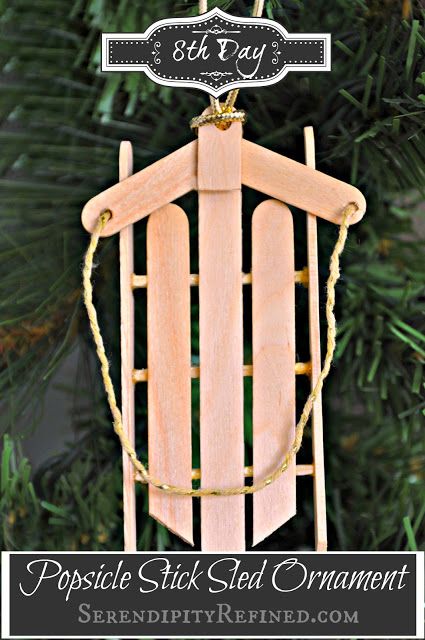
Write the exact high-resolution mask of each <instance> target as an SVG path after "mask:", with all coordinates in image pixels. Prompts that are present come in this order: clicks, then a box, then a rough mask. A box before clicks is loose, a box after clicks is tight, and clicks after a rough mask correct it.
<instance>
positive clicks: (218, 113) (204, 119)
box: [190, 0, 264, 129]
mask: <svg viewBox="0 0 425 640" xmlns="http://www.w3.org/2000/svg"><path fill="white" fill-rule="evenodd" d="M263 9H264V0H255V2H254V6H253V8H252V17H253V18H259V17H261V15H262V13H263ZM207 11H208V0H199V13H200V14H202V13H206V12H207ZM238 93H239V89H232V91H229V93H228V94H227V97H226V101H225V102H224V103H223V104H221V103H220V101H219V100H218V98H214V97H213V96H210V104H211V111H212V113H210V114H205V115H204V114H202V115H200V116H196V117H195V118H192V120H191V121H190V128H191V129H198V128H199V127H203V126H204V125H206V124H215V126H216V127H218V128H219V129H227V128H228V127H230V125H231V124H232V122H241V123H242V124H244V123H245V122H246V113H245V111H243V109H237V110H236V109H235V102H236V98H237V97H238Z"/></svg>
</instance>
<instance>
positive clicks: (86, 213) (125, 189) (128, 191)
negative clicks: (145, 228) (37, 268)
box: [82, 140, 198, 236]
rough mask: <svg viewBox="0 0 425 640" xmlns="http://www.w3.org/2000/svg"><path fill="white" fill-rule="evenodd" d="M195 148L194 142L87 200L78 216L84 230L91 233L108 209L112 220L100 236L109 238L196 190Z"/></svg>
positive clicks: (196, 145)
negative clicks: (100, 216) (80, 217)
mask: <svg viewBox="0 0 425 640" xmlns="http://www.w3.org/2000/svg"><path fill="white" fill-rule="evenodd" d="M197 147H198V142H197V141H196V140H194V141H193V142H190V143H189V144H187V145H186V146H184V147H182V148H181V149H178V150H177V151H174V153H170V155H168V156H166V157H165V158H162V159H161V160H158V162H154V164H151V165H150V166H149V167H146V169H143V171H139V172H138V173H135V174H134V175H133V176H131V178H128V180H125V181H124V182H121V183H119V184H115V185H114V186H113V187H110V188H109V189H106V191H102V193H99V194H98V195H97V196H95V197H94V198H92V199H91V200H89V202H88V203H87V204H86V206H85V207H84V209H83V213H82V222H83V225H84V227H85V229H87V231H90V232H91V231H93V229H94V226H95V224H96V221H97V219H98V217H99V215H100V214H101V213H102V211H104V210H105V209H108V210H109V211H111V212H112V218H111V219H110V220H109V222H108V223H107V225H106V226H105V228H104V229H103V231H102V234H101V235H102V236H111V235H113V234H114V233H116V232H117V231H120V230H121V229H123V228H124V227H125V226H127V225H128V224H133V223H134V222H137V221H138V220H140V219H141V218H144V217H145V216H147V215H149V214H150V213H152V211H155V209H158V208H159V207H162V206H163V205H164V204H168V203H169V202H172V201H173V200H176V199H177V198H180V197H181V196H183V195H184V194H185V193H188V191H192V190H193V189H196V158H197Z"/></svg>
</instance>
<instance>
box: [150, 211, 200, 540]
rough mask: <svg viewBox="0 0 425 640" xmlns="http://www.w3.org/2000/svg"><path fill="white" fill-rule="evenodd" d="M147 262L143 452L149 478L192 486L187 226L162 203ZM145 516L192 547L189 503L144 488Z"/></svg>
mask: <svg viewBox="0 0 425 640" xmlns="http://www.w3.org/2000/svg"><path fill="white" fill-rule="evenodd" d="M147 263H148V277H149V286H148V368H149V380H148V450H149V470H150V473H151V474H152V475H153V476H154V477H155V478H159V479H160V480H161V481H163V482H165V483H168V484H173V485H178V486H183V487H187V488H188V489H190V488H191V486H192V444H191V379H190V360H191V351H190V287H189V273H190V266H189V223H188V220H187V216H186V214H185V212H184V211H183V210H182V209H181V208H180V207H178V206H176V205H174V204H168V205H165V206H164V207H162V208H161V209H159V210H157V211H155V212H154V213H152V215H151V216H150V218H149V222H148V229H147ZM149 513H150V515H151V516H153V517H154V518H156V519H157V520H158V521H159V522H161V523H162V524H164V525H165V526H166V527H168V528H169V529H170V530H171V531H173V532H174V533H176V534H177V535H179V536H180V537H181V538H183V539H184V540H185V541H186V542H188V543H189V544H193V524H192V498H190V497H188V496H176V495H170V494H166V493H164V492H161V491H160V490H158V489H156V488H155V487H152V486H149Z"/></svg>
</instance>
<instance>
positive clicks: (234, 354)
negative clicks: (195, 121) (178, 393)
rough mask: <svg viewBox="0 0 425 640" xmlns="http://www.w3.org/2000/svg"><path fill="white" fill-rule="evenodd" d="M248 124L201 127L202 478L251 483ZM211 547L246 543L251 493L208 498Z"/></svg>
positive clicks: (204, 530)
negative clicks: (245, 188)
mask: <svg viewBox="0 0 425 640" xmlns="http://www.w3.org/2000/svg"><path fill="white" fill-rule="evenodd" d="M241 138H242V127H241V124H240V123H233V124H232V126H231V127H230V128H229V129H228V130H226V131H220V130H219V129H217V128H216V127H215V126H214V125H210V126H204V127H201V128H200V129H199V143H198V190H199V309H200V311H199V313H200V315H199V331H200V393H201V409H200V412H201V427H200V444H201V470H202V476H201V482H202V486H203V487H217V488H227V487H232V486H242V485H243V484H244V431H243V335H242V215H241V170H240V153H241V152H240V146H241ZM201 538H202V549H203V550H204V551H243V550H244V549H245V516H244V496H241V495H238V496H231V497H215V496H208V497H204V498H201Z"/></svg>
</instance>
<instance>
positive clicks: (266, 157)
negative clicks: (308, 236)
mask: <svg viewBox="0 0 425 640" xmlns="http://www.w3.org/2000/svg"><path fill="white" fill-rule="evenodd" d="M236 124H238V125H239V123H234V124H232V126H231V127H230V129H228V131H232V129H234V127H235V125H236ZM239 126H240V125H239ZM205 128H208V127H201V129H200V132H201V131H202V129H205ZM217 131H218V129H217ZM221 133H227V132H222V131H221ZM213 149H214V148H213ZM214 153H215V150H214ZM232 153H233V150H229V152H228V156H226V158H222V160H223V162H224V168H225V170H223V168H222V167H220V165H219V163H218V161H217V159H215V156H214V155H213V153H212V151H211V150H210V156H211V157H210V168H209V171H208V172H207V173H205V175H204V177H203V178H201V180H204V185H208V184H213V182H214V180H215V177H216V174H220V180H218V182H220V181H222V184H223V185H224V187H226V188H227V186H226V185H227V180H229V179H230V180H232V179H234V178H235V177H236V173H235V167H236V168H237V171H238V172H239V171H241V175H242V184H244V185H246V186H248V187H251V188H253V189H256V190H257V191H261V192H262V193H265V194H266V195H268V196H271V197H272V198H277V199H278V200H281V201H283V202H286V203H287V204H290V205H293V206H295V207H298V208H299V209H304V210H306V211H309V212H310V213H312V214H314V215H316V216H318V217H320V218H325V219H326V220H330V221H331V222H334V223H336V224H340V222H341V214H342V211H343V209H344V207H345V206H346V205H347V204H348V203H350V202H356V203H357V204H358V206H359V211H358V212H357V213H356V214H355V215H354V216H353V218H352V224H354V223H355V222H358V221H359V220H360V219H361V218H362V217H363V215H364V212H365V210H366V201H365V199H364V196H363V195H362V193H361V192H360V191H359V190H358V189H356V188H355V187H353V186H351V185H349V184H347V183H345V182H341V181H340V180H336V179H335V178H331V177H330V176H328V175H326V174H325V173H321V172H320V171H315V170H314V169H312V168H311V167H308V166H307V167H306V166H305V165H303V164H301V163H299V162H295V161H294V160H291V159H290V158H286V157H285V156H281V155H279V154H278V153H275V152H273V151H269V150H268V149H265V148H264V147H261V146H260V145H257V144H254V143H253V142H248V141H247V140H242V165H241V167H240V165H239V164H238V163H237V162H236V163H234V162H233V157H232ZM197 154H198V141H197V140H194V141H193V142H190V143H189V144H187V145H186V146H184V147H181V149H178V150H177V151H174V153H171V154H170V155H168V156H166V157H165V158H162V159H161V160H158V162H155V163H154V164H152V165H150V166H149V167H147V168H146V169H144V170H143V171H139V172H138V173H135V174H134V175H133V176H132V177H131V178H129V179H128V180H125V181H124V182H122V183H118V184H115V185H114V186H112V187H110V188H109V189H106V191H103V192H102V193H99V194H98V195H97V196H95V197H94V198H92V199H91V200H89V202H88V203H87V204H86V206H85V207H84V209H83V213H82V223H83V226H84V227H85V229H87V231H92V230H93V228H94V225H95V222H96V220H97V218H98V216H99V214H100V213H101V212H102V211H104V210H105V209H109V210H110V211H112V218H111V220H110V221H109V222H108V223H107V225H106V226H105V228H104V230H103V231H102V236H110V235H113V234H114V233H117V232H118V231H120V230H121V229H123V228H124V227H125V226H126V225H128V224H133V223H135V222H137V221H138V220H140V219H141V218H144V217H145V216H147V215H149V214H150V213H151V212H152V211H154V210H155V209H158V208H159V207H161V206H163V205H164V204H167V203H169V202H172V201H173V200H176V199H177V198H179V197H181V196H183V195H184V194H185V193H188V192H189V191H192V190H194V189H197V188H198V180H199V176H197ZM230 169H231V170H230ZM232 176H233V178H232ZM301 185H302V188H301ZM224 187H218V188H217V189H215V190H218V191H220V190H223V188H224ZM202 188H204V186H203V187H202Z"/></svg>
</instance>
